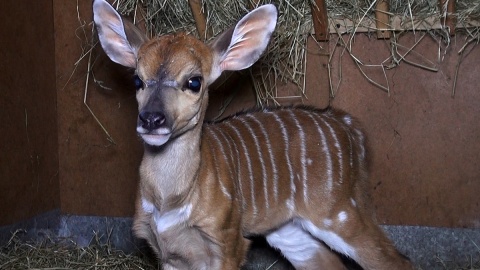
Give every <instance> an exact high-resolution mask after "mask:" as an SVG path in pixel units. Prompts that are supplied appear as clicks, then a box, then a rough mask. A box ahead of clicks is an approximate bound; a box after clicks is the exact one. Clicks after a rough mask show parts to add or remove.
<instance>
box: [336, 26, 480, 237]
mask: <svg viewBox="0 0 480 270" xmlns="http://www.w3.org/2000/svg"><path fill="white" fill-rule="evenodd" d="M421 35H423V33H421V32H419V33H417V35H416V36H413V34H408V35H405V36H404V37H402V38H401V39H400V43H401V44H404V45H407V46H412V45H413V44H414V43H415V41H416V40H419V39H420V36H421ZM465 40H466V39H465V38H464V37H462V36H461V35H458V36H457V37H455V38H454V39H452V44H451V45H450V47H449V49H448V53H447V54H446V55H445V56H444V57H445V59H444V60H443V62H441V63H440V64H439V65H438V69H439V70H438V72H430V71H427V70H424V69H421V68H417V67H414V66H411V65H408V64H406V63H405V62H403V63H402V64H401V65H400V66H399V67H397V68H395V69H393V70H389V71H387V77H388V80H389V84H390V87H391V92H390V95H387V94H386V93H384V92H382V91H381V90H379V89H378V88H376V87H374V86H372V85H371V84H370V83H368V82H367V81H366V80H365V79H364V78H363V76H362V75H361V73H360V72H359V70H358V69H357V68H356V67H355V66H354V65H353V62H352V59H351V58H350V57H349V56H345V57H343V58H342V59H341V60H340V61H341V64H342V67H343V82H342V85H341V88H340V90H339V91H338V93H337V97H336V98H335V99H334V100H333V103H332V104H333V106H336V107H341V108H344V109H345V110H348V111H349V112H351V113H352V114H353V115H355V116H357V117H358V118H360V120H361V121H362V122H363V126H364V128H365V130H366V132H367V135H368V137H369V142H370V146H371V152H370V154H371V157H372V165H371V182H372V184H373V187H374V192H373V194H374V199H375V205H376V208H377V213H378V218H379V220H380V222H382V223H386V224H408V225H429V226H449V227H476V228H478V227H480V205H479V202H480V199H479V196H478V191H479V190H480V181H479V180H480V167H479V164H480V155H479V153H480V140H479V139H480V122H479V120H478V115H480V106H479V104H480V91H478V90H479V88H478V85H479V84H480V77H479V76H478V74H479V67H478V61H479V59H480V47H479V46H476V47H475V48H474V49H473V51H471V52H470V53H469V54H468V55H467V56H466V57H465V58H464V59H463V61H462V62H461V64H460V66H459V71H458V81H457V87H456V94H455V97H454V98H452V97H451V93H452V88H453V80H454V76H455V67H456V66H457V63H459V56H458V54H457V52H458V51H459V50H460V48H461V47H462V46H463V44H464V42H465ZM469 49H470V47H469V48H468V49H467V51H469ZM415 50H416V51H417V52H418V53H419V54H420V55H422V56H424V57H425V58H426V59H430V60H431V61H433V62H434V63H435V62H436V59H437V57H438V55H437V53H438V44H437V43H436V41H434V40H432V39H430V38H429V37H427V38H425V39H423V41H422V42H420V44H419V45H418V46H417V47H416V48H415ZM353 51H354V54H355V55H356V56H357V57H359V59H361V61H363V62H364V63H365V64H378V63H381V62H382V61H383V60H384V59H386V58H387V57H388V53H389V47H388V44H387V43H385V42H384V41H378V40H375V39H374V38H373V39H368V38H367V36H366V35H358V36H357V37H356V39H355V42H354V45H353ZM337 52H338V50H337ZM402 53H404V52H402ZM413 56H414V55H411V56H409V57H408V60H410V61H415V62H417V63H423V64H426V62H424V61H423V60H422V59H420V58H419V57H413ZM442 56H443V55H442ZM333 59H339V58H338V54H337V55H335V56H334V57H333ZM340 61H337V60H336V61H334V65H335V66H334V68H337V70H338V66H339V65H338V64H339V63H340ZM422 61H423V62H422ZM365 71H366V72H367V73H368V75H369V76H370V77H372V78H375V79H376V80H377V81H379V82H382V80H381V79H382V76H383V73H382V71H381V70H380V69H378V68H365ZM334 73H335V72H334ZM383 81H384V80H383Z"/></svg>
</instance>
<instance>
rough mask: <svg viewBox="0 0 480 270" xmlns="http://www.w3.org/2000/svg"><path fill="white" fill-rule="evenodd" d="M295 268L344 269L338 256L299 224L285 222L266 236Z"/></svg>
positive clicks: (301, 269) (306, 269) (310, 269)
mask: <svg viewBox="0 0 480 270" xmlns="http://www.w3.org/2000/svg"><path fill="white" fill-rule="evenodd" d="M266 239H267V242H268V243H269V244H270V245H271V246H272V247H274V248H277V249H278V250H280V252H281V253H282V255H283V256H284V257H285V258H286V259H287V260H288V261H290V263H291V264H292V265H293V266H294V267H295V269H297V270H314V269H315V270H318V269H328V270H344V269H346V268H345V266H344V265H343V263H342V261H341V259H340V257H339V256H338V255H337V254H335V253H334V252H333V251H332V250H330V249H329V248H328V247H327V246H325V244H323V243H322V242H321V241H319V240H317V239H315V238H314V237H313V236H312V235H311V234H310V233H309V232H307V231H305V230H304V229H303V228H302V227H301V226H300V225H299V224H295V223H294V222H290V223H287V224H285V225H283V226H282V227H280V228H279V229H277V230H275V231H273V232H271V233H269V234H268V235H267V236H266Z"/></svg>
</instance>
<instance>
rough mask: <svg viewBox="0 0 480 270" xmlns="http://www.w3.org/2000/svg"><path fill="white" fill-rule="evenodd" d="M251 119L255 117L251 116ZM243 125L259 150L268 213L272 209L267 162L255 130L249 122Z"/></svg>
mask: <svg viewBox="0 0 480 270" xmlns="http://www.w3.org/2000/svg"><path fill="white" fill-rule="evenodd" d="M249 116H250V118H252V117H253V116H251V115H249ZM242 123H243V125H244V126H245V127H246V128H247V129H248V131H249V132H250V135H251V136H252V138H253V142H254V144H255V148H256V149H257V154H258V162H260V167H261V168H262V184H263V196H264V199H265V208H264V209H265V211H268V210H269V208H270V203H269V202H268V185H267V169H266V168H265V162H264V159H263V156H262V151H261V148H260V143H259V142H258V138H257V135H256V134H255V131H254V130H253V128H252V127H251V126H250V123H249V122H247V121H242ZM254 190H255V185H254V184H253V185H252V192H253V191H254Z"/></svg>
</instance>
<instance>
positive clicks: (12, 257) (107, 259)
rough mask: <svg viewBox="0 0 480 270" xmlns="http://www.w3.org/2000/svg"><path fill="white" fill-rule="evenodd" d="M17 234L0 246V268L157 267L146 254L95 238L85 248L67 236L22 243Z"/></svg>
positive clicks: (21, 269) (114, 269) (51, 269)
mask: <svg viewBox="0 0 480 270" xmlns="http://www.w3.org/2000/svg"><path fill="white" fill-rule="evenodd" d="M19 233H20V234H21V231H17V232H16V233H14V234H13V236H12V237H11V239H10V241H9V242H8V243H7V244H6V245H5V246H4V247H0V269H11V270H16V269H18V270H25V269H45V270H60V269H109V270H110V269H113V270H126V269H145V270H148V269H151V270H154V269H158V268H157V267H156V266H155V264H154V263H153V262H152V261H150V260H149V259H148V258H147V257H146V256H143V255H141V254H140V255H138V254H137V255H131V254H125V253H124V252H123V251H121V250H115V249H113V248H112V247H111V246H110V245H109V244H108V243H107V244H101V243H100V241H99V240H98V238H96V237H95V238H94V239H92V241H91V244H90V245H89V246H88V247H79V246H77V245H75V243H73V242H72V241H70V240H68V239H60V240H59V239H56V240H52V239H49V238H46V239H43V240H42V241H39V242H24V241H22V240H21V239H20V237H18V234H19Z"/></svg>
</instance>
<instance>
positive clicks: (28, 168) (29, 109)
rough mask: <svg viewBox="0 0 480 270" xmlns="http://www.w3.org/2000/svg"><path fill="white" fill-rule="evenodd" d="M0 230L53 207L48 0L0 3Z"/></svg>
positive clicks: (53, 137)
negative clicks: (0, 227)
mask: <svg viewBox="0 0 480 270" xmlns="http://www.w3.org/2000/svg"><path fill="white" fill-rule="evenodd" d="M0 24H1V25H2V27H0V58H1V61H0V123H1V125H0V126H1V127H0V225H5V224H9V223H12V222H16V221H20V220H23V219H26V218H29V217H31V216H34V215H37V214H40V213H43V212H44V211H47V210H51V209H55V208H58V207H59V202H60V201H59V198H58V195H59V189H58V155H57V149H58V148H57V119H56V118H57V114H56V113H57V112H56V92H55V58H54V33H53V12H52V2H51V0H38V1H17V0H2V1H1V3H0Z"/></svg>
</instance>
